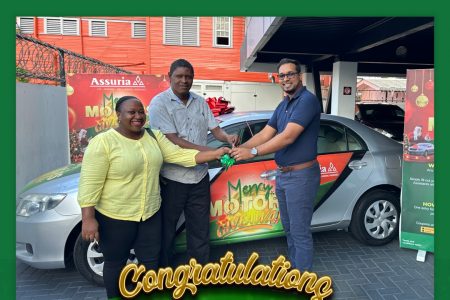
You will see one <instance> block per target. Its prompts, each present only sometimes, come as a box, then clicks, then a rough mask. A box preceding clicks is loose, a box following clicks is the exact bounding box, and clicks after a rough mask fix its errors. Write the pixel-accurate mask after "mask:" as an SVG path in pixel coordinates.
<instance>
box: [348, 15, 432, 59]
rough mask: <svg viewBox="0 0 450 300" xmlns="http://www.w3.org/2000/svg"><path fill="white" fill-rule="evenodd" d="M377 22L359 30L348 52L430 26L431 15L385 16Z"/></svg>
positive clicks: (389, 40)
mask: <svg viewBox="0 0 450 300" xmlns="http://www.w3.org/2000/svg"><path fill="white" fill-rule="evenodd" d="M383 20H384V21H383V22H378V23H377V26H373V24H372V25H370V28H365V29H363V30H361V31H360V32H359V36H357V37H356V38H355V40H356V42H355V44H353V45H352V46H351V47H349V49H350V50H349V51H348V53H359V52H363V51H366V50H369V49H371V48H374V47H378V46H380V45H383V44H386V43H389V42H391V41H394V40H397V39H400V38H402V37H405V36H408V35H411V34H413V33H416V32H419V31H422V30H425V29H428V28H432V27H433V26H434V19H433V18H432V17H417V18H412V17H398V18H386V19H383Z"/></svg>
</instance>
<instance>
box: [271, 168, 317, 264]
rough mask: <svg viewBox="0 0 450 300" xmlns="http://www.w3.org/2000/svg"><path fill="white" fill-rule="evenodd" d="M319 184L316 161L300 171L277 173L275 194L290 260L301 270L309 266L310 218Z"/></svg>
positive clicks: (310, 254) (311, 242) (310, 243)
mask: <svg viewBox="0 0 450 300" xmlns="http://www.w3.org/2000/svg"><path fill="white" fill-rule="evenodd" d="M319 185H320V169H319V164H318V163H315V164H314V165H313V166H311V167H309V168H305V169H302V170H297V171H291V172H286V173H280V174H278V175H277V178H276V195H277V198H278V205H279V209H280V215H281V223H282V224H283V228H284V232H285V233H286V238H287V244H288V255H289V260H290V262H291V265H292V267H293V268H297V269H299V270H300V271H305V270H311V268H312V262H313V239H312V234H311V219H312V215H313V211H314V207H313V205H314V200H315V198H316V195H317V190H318V188H319Z"/></svg>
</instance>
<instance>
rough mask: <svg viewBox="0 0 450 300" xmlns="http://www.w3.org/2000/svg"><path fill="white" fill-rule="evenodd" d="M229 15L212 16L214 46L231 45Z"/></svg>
mask: <svg viewBox="0 0 450 300" xmlns="http://www.w3.org/2000/svg"><path fill="white" fill-rule="evenodd" d="M232 24H233V22H232V18H231V17H214V46H215V47H231V46H232V45H231V33H232Z"/></svg>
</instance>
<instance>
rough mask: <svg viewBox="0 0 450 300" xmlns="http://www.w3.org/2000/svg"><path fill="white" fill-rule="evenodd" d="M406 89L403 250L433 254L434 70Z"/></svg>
mask: <svg viewBox="0 0 450 300" xmlns="http://www.w3.org/2000/svg"><path fill="white" fill-rule="evenodd" d="M406 86H407V90H406V99H405V132H404V139H403V184H402V212H401V224H400V247H404V248H412V249H417V250H424V251H430V252H434V69H420V70H408V71H407V82H406Z"/></svg>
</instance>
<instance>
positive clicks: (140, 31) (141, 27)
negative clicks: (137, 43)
mask: <svg viewBox="0 0 450 300" xmlns="http://www.w3.org/2000/svg"><path fill="white" fill-rule="evenodd" d="M131 36H132V37H134V38H145V37H146V36H147V24H146V23H145V22H133V23H132V24H131Z"/></svg>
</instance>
